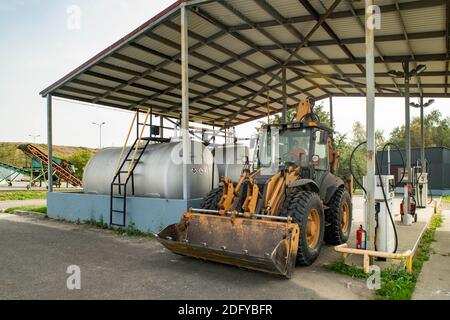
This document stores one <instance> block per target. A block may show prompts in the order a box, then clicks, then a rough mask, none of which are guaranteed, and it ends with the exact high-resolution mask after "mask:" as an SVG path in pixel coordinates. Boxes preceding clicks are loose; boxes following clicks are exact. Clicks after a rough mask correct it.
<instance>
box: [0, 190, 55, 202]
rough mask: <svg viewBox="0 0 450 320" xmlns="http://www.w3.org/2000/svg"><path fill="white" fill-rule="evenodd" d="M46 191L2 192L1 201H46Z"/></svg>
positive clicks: (0, 194) (0, 193)
mask: <svg viewBox="0 0 450 320" xmlns="http://www.w3.org/2000/svg"><path fill="white" fill-rule="evenodd" d="M46 198H47V192H46V191H12V192H9V191H8V192H0V201H8V200H17V201H20V200H36V199H46Z"/></svg>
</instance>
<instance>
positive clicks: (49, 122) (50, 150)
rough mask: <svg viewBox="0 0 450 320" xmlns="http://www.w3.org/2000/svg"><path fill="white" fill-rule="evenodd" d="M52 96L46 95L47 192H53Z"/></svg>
mask: <svg viewBox="0 0 450 320" xmlns="http://www.w3.org/2000/svg"><path fill="white" fill-rule="evenodd" d="M52 103H53V99H52V95H51V94H48V95H47V146H48V150H47V153H48V168H47V171H48V172H47V176H48V178H47V186H48V192H53V166H52V163H53V122H52Z"/></svg>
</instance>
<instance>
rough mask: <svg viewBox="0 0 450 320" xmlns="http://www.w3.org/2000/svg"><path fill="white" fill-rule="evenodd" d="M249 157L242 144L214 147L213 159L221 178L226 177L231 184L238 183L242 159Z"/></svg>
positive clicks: (246, 149) (247, 150)
mask: <svg viewBox="0 0 450 320" xmlns="http://www.w3.org/2000/svg"><path fill="white" fill-rule="evenodd" d="M248 156H249V148H248V147H247V146H245V145H243V144H230V145H224V146H223V145H222V146H216V147H215V148H214V159H215V161H216V164H217V167H218V169H219V175H220V176H221V177H228V178H229V179H231V181H233V182H238V181H239V178H240V176H241V173H242V168H243V164H244V162H243V160H244V157H248Z"/></svg>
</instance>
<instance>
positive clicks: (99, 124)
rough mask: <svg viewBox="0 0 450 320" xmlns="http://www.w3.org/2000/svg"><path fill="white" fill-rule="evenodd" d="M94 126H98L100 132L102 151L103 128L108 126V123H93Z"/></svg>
mask: <svg viewBox="0 0 450 320" xmlns="http://www.w3.org/2000/svg"><path fill="white" fill-rule="evenodd" d="M92 124H93V125H94V126H97V127H98V128H99V130H100V147H99V149H101V148H102V127H103V126H104V125H105V124H106V122H102V123H96V122H92Z"/></svg>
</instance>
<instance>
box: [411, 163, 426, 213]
mask: <svg viewBox="0 0 450 320" xmlns="http://www.w3.org/2000/svg"><path fill="white" fill-rule="evenodd" d="M427 169H428V168H427V165H426V163H425V164H422V163H420V160H417V164H416V167H415V168H414V178H415V182H414V191H415V192H414V194H415V198H416V201H417V207H418V208H425V207H426V206H427V203H428V170H427Z"/></svg>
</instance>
